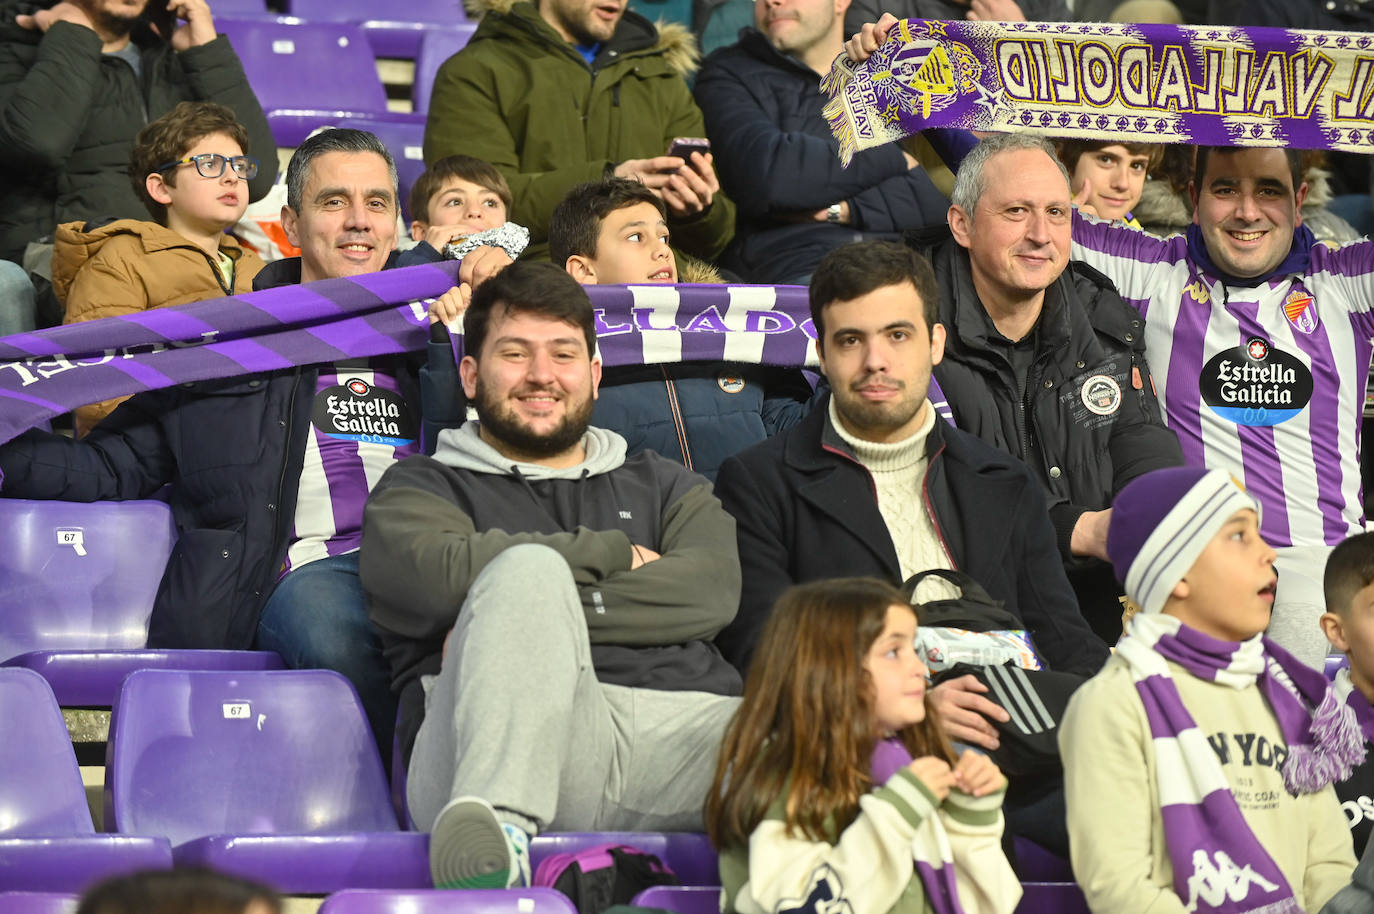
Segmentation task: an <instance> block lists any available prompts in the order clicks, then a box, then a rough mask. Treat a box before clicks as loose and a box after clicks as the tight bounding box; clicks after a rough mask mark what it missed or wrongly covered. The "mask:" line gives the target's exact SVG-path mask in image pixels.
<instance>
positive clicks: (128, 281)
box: [53, 102, 263, 436]
mask: <svg viewBox="0 0 1374 914" xmlns="http://www.w3.org/2000/svg"><path fill="white" fill-rule="evenodd" d="M247 144H248V137H247V134H246V133H245V131H244V129H243V127H242V126H241V125H240V124H239V123H238V121H236V120H235V119H234V114H233V112H232V111H230V110H229V109H228V108H226V107H225V106H223V105H219V104H215V103H213V102H182V103H181V104H179V105H177V106H176V108H174V109H172V110H171V111H170V112H168V113H167V114H165V115H164V116H162V117H160V118H158V119H157V120H156V121H153V122H152V123H151V124H149V125H148V126H146V127H144V128H143V130H142V131H140V132H139V134H138V139H137V140H136V141H135V143H134V150H133V153H132V155H131V157H130V161H129V179H130V181H131V183H132V184H133V186H134V191H135V193H137V194H138V196H139V197H140V198H141V199H142V200H143V204H144V205H145V206H146V207H147V208H148V212H149V213H151V214H152V216H153V218H154V219H155V220H156V221H153V222H145V221H142V220H138V219H119V220H116V221H113V222H108V223H105V224H103V225H99V226H96V225H95V223H89V222H88V223H80V222H69V223H65V224H63V225H60V226H58V228H57V237H56V243H55V245H54V249H53V289H54V291H55V292H56V294H57V297H58V300H59V301H61V302H62V303H63V305H64V306H65V308H66V318H65V320H64V323H68V324H74V323H76V322H78V321H89V320H96V319H97V318H102V317H113V316H115V315H120V314H133V313H136V312H139V311H144V310H146V309H148V308H161V307H166V306H169V305H183V304H186V303H187V302H193V301H200V300H201V299H205V298H217V297H219V296H222V295H234V294H238V293H242V292H249V291H251V290H252V283H253V277H254V276H256V275H257V273H258V271H259V270H261V269H262V267H263V262H262V260H261V259H260V258H259V257H258V255H257V254H254V253H253V252H252V251H247V250H244V249H243V248H241V247H240V246H239V244H238V242H237V241H235V240H234V239H233V238H232V237H230V236H229V235H226V234H225V229H227V228H229V227H230V226H232V225H233V224H234V223H236V222H238V220H239V219H240V217H242V216H243V212H244V210H245V209H247V207H248V180H249V179H251V178H252V177H253V176H254V175H256V174H257V170H258V162H257V160H256V159H254V158H252V157H251V156H249V155H247V154H246V153H247ZM123 399H124V398H122V397H121V398H115V399H111V400H104V401H102V402H100V403H93V404H91V405H89V406H83V407H80V408H78V409H77V410H76V432H77V434H78V435H83V436H84V435H85V434H86V433H87V432H89V431H90V430H91V429H92V428H93V427H94V426H95V424H96V423H97V422H99V421H100V420H101V419H103V418H104V417H105V416H107V415H109V413H110V412H111V411H112V410H113V409H114V408H115V407H116V406H118V405H119V404H120V403H121V402H123Z"/></svg>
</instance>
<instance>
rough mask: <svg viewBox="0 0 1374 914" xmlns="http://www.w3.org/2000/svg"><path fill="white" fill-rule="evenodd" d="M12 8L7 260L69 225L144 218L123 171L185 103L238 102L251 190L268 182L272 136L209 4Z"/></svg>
mask: <svg viewBox="0 0 1374 914" xmlns="http://www.w3.org/2000/svg"><path fill="white" fill-rule="evenodd" d="M7 6H8V7H9V9H8V11H7V12H6V13H3V14H0V199H2V200H4V201H5V206H4V207H3V208H0V258H3V259H6V260H13V261H20V260H21V258H24V255H25V249H26V246H27V245H29V244H30V243H31V242H37V241H38V240H39V239H40V238H44V237H45V236H48V235H51V234H52V233H53V230H54V229H55V228H56V226H57V225H59V224H61V223H64V222H73V221H77V220H82V221H84V220H88V219H99V218H104V217H110V216H113V217H116V218H135V219H137V218H141V217H142V215H143V206H142V204H141V203H140V201H139V198H138V196H137V195H136V194H135V192H134V189H133V187H131V186H130V182H129V180H128V176H127V174H126V168H127V167H128V164H129V154H130V151H131V150H132V148H133V143H134V137H135V135H136V134H137V133H138V131H139V130H140V129H141V128H142V127H143V126H144V125H145V124H148V123H149V122H151V121H152V120H154V119H156V118H158V117H160V116H161V115H163V114H166V113H167V112H168V111H170V110H171V109H172V108H173V107H175V106H176V104H177V103H178V102H182V101H214V102H219V103H221V104H223V105H226V106H227V107H228V108H229V109H230V110H232V111H233V112H234V116H235V118H236V119H237V120H238V122H239V123H240V124H242V125H243V127H244V129H245V131H246V132H247V135H248V146H249V149H250V150H251V152H252V154H253V155H254V156H255V157H256V158H257V159H258V161H259V162H260V163H261V168H260V170H259V172H258V174H257V176H256V177H255V178H253V179H250V180H249V181H248V197H249V199H251V200H257V199H260V198H261V197H262V196H264V195H265V194H266V193H267V191H268V190H269V189H270V188H271V186H272V183H273V181H274V180H275V179H276V174H277V169H276V162H277V147H276V144H275V143H274V142H273V139H272V133H271V130H270V129H269V128H268V125H267V119H266V117H265V116H264V115H263V112H262V107H261V106H260V105H259V104H258V100H257V97H256V96H255V95H254V94H253V90H252V89H251V88H250V87H249V85H248V79H247V77H245V76H244V73H243V66H242V64H241V63H240V62H239V59H238V56H237V55H236V54H235V53H234V49H233V48H232V47H230V45H229V41H228V39H226V38H224V37H223V36H216V33H215V25H214V21H213V19H212V18H211V15H210V7H209V6H208V5H207V4H206V2H205V0H172V2H170V3H168V2H167V0H62V2H58V3H55V4H54V3H52V2H51V0H37V2H33V0H29V2H21V3H12V4H7ZM15 12H18V13H20V15H18V16H17V17H16V16H15V15H14V14H15ZM159 23H160V24H159ZM41 250H42V249H41V248H39V247H37V246H36V247H35V251H34V255H33V256H34V257H37V256H38V254H39V251H41Z"/></svg>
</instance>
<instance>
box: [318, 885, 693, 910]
mask: <svg viewBox="0 0 1374 914" xmlns="http://www.w3.org/2000/svg"><path fill="white" fill-rule="evenodd" d="M319 914H577V909H576V908H574V907H573V905H572V902H571V901H569V900H568V897H567V896H566V895H564V894H563V893H562V892H558V891H555V890H554V889H539V888H536V889H461V890H452V891H444V890H439V889H431V890H429V891H424V890H418V891H413V892H399V891H377V890H365V889H349V890H346V891H343V892H335V893H334V894H333V895H330V896H329V897H328V898H326V899H325V900H324V904H322V905H320V910H319ZM712 914H716V912H712Z"/></svg>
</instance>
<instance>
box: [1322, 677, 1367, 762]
mask: <svg viewBox="0 0 1374 914" xmlns="http://www.w3.org/2000/svg"><path fill="white" fill-rule="evenodd" d="M1331 691H1332V692H1334V693H1335V694H1336V700H1337V701H1339V702H1341V703H1342V704H1344V705H1346V706H1348V707H1349V708H1350V711H1351V713H1352V714H1354V715H1355V720H1357V721H1358V722H1359V724H1360V732H1361V733H1363V734H1364V738H1365V742H1367V743H1374V706H1371V705H1370V704H1369V699H1368V698H1365V697H1364V694H1363V693H1362V692H1361V691H1360V690H1359V689H1357V688H1355V683H1354V682H1352V681H1351V679H1350V668H1349V667H1345V668H1343V669H1341V670H1340V671H1339V672H1337V673H1336V680H1335V682H1333V683H1331Z"/></svg>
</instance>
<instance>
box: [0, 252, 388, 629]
mask: <svg viewBox="0 0 1374 914" xmlns="http://www.w3.org/2000/svg"><path fill="white" fill-rule="evenodd" d="M299 281H300V261H299V260H298V259H292V260H284V261H276V262H274V263H270V264H268V265H267V267H266V268H265V269H264V270H263V271H262V272H261V273H259V274H258V276H257V277H256V279H255V280H254V282H253V286H254V288H255V289H264V288H272V287H274V286H282V285H291V284H294V283H298V282H299ZM318 373H319V372H318V366H308V367H295V368H288V369H281V370H278V371H270V372H265V373H262V374H255V375H247V376H241V377H235V378H223V379H219V380H214V381H196V382H193V383H188V384H180V385H178V386H176V387H169V388H166V389H163V390H151V391H146V392H144V393H140V394H136V395H134V396H133V397H131V398H130V399H128V400H126V401H125V402H124V403H122V404H120V405H119V407H118V408H117V409H115V411H114V412H113V413H111V414H110V415H109V416H107V417H106V418H105V419H104V421H102V422H101V423H100V424H99V425H97V426H96V427H95V429H94V430H93V431H92V432H91V433H90V434H89V435H87V436H86V437H85V438H83V439H81V440H79V441H77V440H73V439H71V438H66V437H63V436H61V435H54V434H51V433H48V432H41V431H37V430H32V431H29V432H26V433H25V434H24V435H22V436H20V437H19V438H16V439H15V440H14V441H12V442H10V443H9V444H6V445H5V446H4V447H0V471H2V472H3V473H4V482H3V494H4V495H5V496H8V497H13V498H51V499H64V500H67V501H100V500H111V501H123V500H125V499H131V498H148V497H149V496H151V495H153V494H154V493H155V492H157V491H158V490H159V489H161V488H162V487H163V486H164V485H167V484H168V483H170V484H171V487H170V489H169V490H168V501H169V502H170V504H171V507H172V514H173V516H174V517H175V519H176V524H177V529H178V531H179V538H178V540H177V543H176V547H175V548H174V549H173V550H172V555H171V557H170V558H168V560H167V569H166V571H165V572H164V573H163V576H162V583H161V584H160V585H159V587H158V592H157V597H156V600H155V602H154V604H153V613H152V618H151V619H150V621H149V632H148V645H149V646H150V647H174V648H219V649H233V650H243V649H247V648H250V647H252V645H253V639H254V636H255V634H256V632H257V627H258V617H259V616H260V615H261V614H262V607H263V605H264V604H265V603H266V602H267V598H268V596H269V595H270V594H271V592H272V589H273V587H275V585H276V579H277V573H278V572H279V570H280V569H281V565H282V560H283V559H284V558H285V556H286V548H287V546H288V545H289V543H290V536H291V528H292V521H293V520H294V512H295V507H296V496H297V489H298V486H299V483H300V475H301V465H302V463H303V460H304V456H305V446H306V439H307V435H308V434H309V431H310V408H311V405H312V404H313V402H314V398H315V386H316V380H317V378H318ZM398 380H399V381H400V382H401V384H402V390H403V393H405V395H406V399H407V400H409V401H410V402H411V403H414V402H415V392H414V391H413V390H407V389H406V385H407V383H410V384H411V385H413V381H409V382H408V379H407V378H405V377H404V376H403V377H402V378H398Z"/></svg>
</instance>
